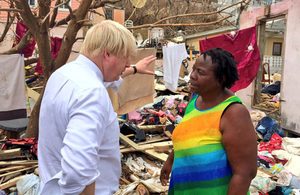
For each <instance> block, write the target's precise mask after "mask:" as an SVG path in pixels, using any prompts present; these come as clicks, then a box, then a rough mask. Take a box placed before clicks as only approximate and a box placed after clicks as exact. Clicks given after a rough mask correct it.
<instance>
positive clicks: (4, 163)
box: [0, 160, 38, 166]
mask: <svg viewBox="0 0 300 195" xmlns="http://www.w3.org/2000/svg"><path fill="white" fill-rule="evenodd" d="M34 164H38V161H37V160H16V161H0V166H9V165H34Z"/></svg>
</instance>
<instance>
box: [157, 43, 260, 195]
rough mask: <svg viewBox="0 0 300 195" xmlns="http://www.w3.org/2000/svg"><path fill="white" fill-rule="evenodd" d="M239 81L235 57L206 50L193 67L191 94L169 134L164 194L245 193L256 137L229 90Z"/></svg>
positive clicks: (252, 172)
mask: <svg viewBox="0 0 300 195" xmlns="http://www.w3.org/2000/svg"><path fill="white" fill-rule="evenodd" d="M237 80H238V72H237V68H236V62H235V61H234V56H233V55H232V54H231V53H230V52H228V51H224V50H222V49H221V48H216V49H211V50H208V51H205V52H203V53H202V54H201V56H200V57H199V58H198V59H197V60H196V63H195V64H194V65H193V71H192V73H191V76H190V89H191V91H192V92H193V93H194V95H193V97H192V99H191V101H190V103H189V104H188V106H187V108H186V112H185V115H184V118H183V120H182V122H181V123H180V124H179V125H178V126H177V127H176V129H175V130H174V132H173V135H172V141H173V146H174V150H173V151H172V153H171V154H170V155H169V157H168V159H167V161H166V162H165V164H164V166H163V168H162V170H161V176H160V180H161V183H162V185H166V184H167V182H168V179H169V174H170V172H171V170H172V174H171V180H170V187H169V194H180V195H182V194H192V195H225V194H227V195H235V194H236V195H246V194H249V192H248V189H249V186H250V182H251V180H252V179H253V178H254V177H255V175H256V170H257V147H256V135H255V131H254V127H253V125H252V122H251V119H250V115H249V112H248V110H247V109H246V107H245V106H244V105H243V104H242V102H241V100H240V99H239V98H238V97H237V96H235V95H234V94H233V93H232V92H231V91H230V90H229V88H230V87H232V86H233V85H234V83H235V81H237Z"/></svg>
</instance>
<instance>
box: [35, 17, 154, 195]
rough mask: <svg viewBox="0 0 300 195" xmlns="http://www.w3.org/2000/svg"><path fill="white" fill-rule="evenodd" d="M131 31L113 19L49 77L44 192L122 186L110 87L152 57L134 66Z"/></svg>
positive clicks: (43, 130)
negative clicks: (77, 54)
mask: <svg viewBox="0 0 300 195" xmlns="http://www.w3.org/2000/svg"><path fill="white" fill-rule="evenodd" d="M135 54H136V45H135V40H134V37H133V35H132V34H131V33H130V32H129V31H128V30H127V29H126V28H125V27H124V26H122V25H120V24H119V23H117V22H113V21H110V20H106V21H103V22H101V23H99V24H97V25H95V26H93V27H92V28H91V29H90V30H89V31H88V32H87V34H86V37H85V40H84V42H83V45H82V48H81V50H80V55H79V56H78V58H77V59H76V60H75V61H73V62H70V63H68V64H66V65H64V66H62V67H61V68H59V69H58V70H56V71H55V72H54V73H53V74H52V75H51V77H50V78H49V80H48V82H47V86H46V88H45V93H44V97H43V100H42V104H41V110H40V121H39V131H40V132H39V145H38V156H39V170H40V176H41V184H40V189H41V190H40V192H41V195H47V194H55V195H62V194H63V195H78V194H80V195H94V194H96V195H99V194H101V195H108V194H113V193H114V192H115V191H116V190H117V189H118V186H119V177H120V174H121V160H120V149H119V133H120V129H119V124H118V119H117V114H116V113H115V112H114V109H113V106H112V104H111V101H110V99H109V95H108V93H107V91H106V88H107V87H111V88H113V89H114V91H115V92H117V90H118V88H119V86H120V84H121V83H122V78H124V77H126V76H127V75H130V74H135V73H140V74H152V75H153V74H154V73H153V72H151V71H149V70H147V67H148V65H149V64H150V63H151V62H153V61H154V60H155V59H156V58H155V57H153V56H149V57H146V58H144V59H143V60H141V61H139V62H138V63H137V64H136V65H135V66H130V60H129V57H130V56H132V55H135Z"/></svg>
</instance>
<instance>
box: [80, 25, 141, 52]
mask: <svg viewBox="0 0 300 195" xmlns="http://www.w3.org/2000/svg"><path fill="white" fill-rule="evenodd" d="M105 49H106V50H107V52H108V53H112V54H114V55H116V56H117V57H130V56H134V55H135V54H136V50H137V49H136V44H135V38H134V37H133V35H132V34H131V32H130V31H129V30H128V29H127V28H125V27H124V26H122V25H121V24H119V23H118V22H114V21H112V20H104V21H102V22H100V23H98V24H96V25H94V26H92V27H91V28H90V29H89V30H88V31H87V34H86V36H85V39H84V41H83V44H82V47H81V49H80V53H81V54H89V55H90V56H92V57H95V56H97V55H98V54H104V52H105Z"/></svg>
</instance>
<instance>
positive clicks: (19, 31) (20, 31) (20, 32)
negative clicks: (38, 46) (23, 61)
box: [12, 21, 35, 58]
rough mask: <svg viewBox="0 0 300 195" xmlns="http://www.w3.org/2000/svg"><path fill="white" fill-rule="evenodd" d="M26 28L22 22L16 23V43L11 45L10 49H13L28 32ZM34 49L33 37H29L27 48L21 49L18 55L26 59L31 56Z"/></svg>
mask: <svg viewBox="0 0 300 195" xmlns="http://www.w3.org/2000/svg"><path fill="white" fill-rule="evenodd" d="M28 30H29V29H28V27H27V26H26V25H25V24H23V23H22V22H19V21H18V22H17V27H16V42H15V43H14V44H13V46H12V47H14V46H15V45H17V44H18V43H19V42H20V41H21V39H22V38H23V36H24V35H25V34H26V32H27V31H28ZM34 47H35V40H34V37H33V36H31V37H30V39H29V40H28V44H27V46H26V47H25V48H24V49H22V50H21V51H20V52H19V53H20V54H21V53H22V54H24V56H25V58H28V57H30V56H32V53H33V50H34Z"/></svg>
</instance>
